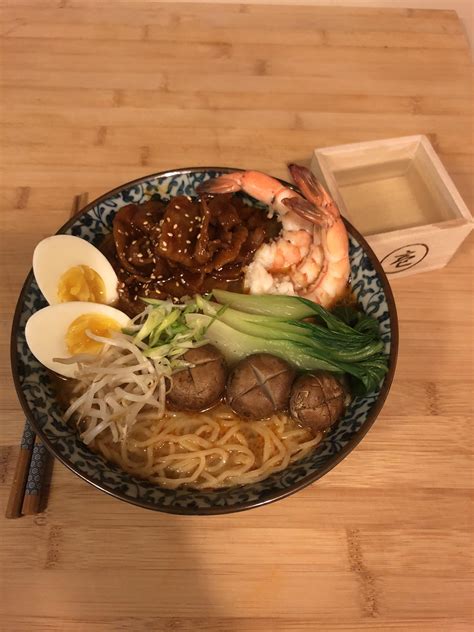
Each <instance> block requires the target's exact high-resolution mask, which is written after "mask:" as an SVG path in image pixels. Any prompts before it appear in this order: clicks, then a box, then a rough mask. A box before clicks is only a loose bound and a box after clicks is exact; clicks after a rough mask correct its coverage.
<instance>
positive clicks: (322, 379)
mask: <svg viewBox="0 0 474 632" xmlns="http://www.w3.org/2000/svg"><path fill="white" fill-rule="evenodd" d="M345 399H346V393H345V391H344V388H343V386H342V384H341V382H340V381H339V380H338V379H337V378H336V377H335V376H334V375H332V374H331V373H325V372H323V371H321V372H318V373H308V374H305V375H302V376H300V377H299V378H298V379H297V380H295V383H294V384H293V388H292V389H291V395H290V414H291V416H292V417H293V419H295V421H298V422H299V423H301V424H302V425H304V426H308V427H309V428H311V430H312V431H313V432H314V433H316V432H321V431H323V430H327V429H328V428H330V427H331V426H332V425H333V424H334V423H336V421H337V420H338V419H339V418H340V417H341V415H342V413H343V412H344V408H345Z"/></svg>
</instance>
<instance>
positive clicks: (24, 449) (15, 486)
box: [5, 419, 36, 518]
mask: <svg viewBox="0 0 474 632" xmlns="http://www.w3.org/2000/svg"><path fill="white" fill-rule="evenodd" d="M35 436H36V435H35V432H34V430H33V428H32V426H31V424H30V422H29V421H28V419H27V420H26V421H25V427H24V428H23V435H22V437H21V443H20V452H19V453H18V459H17V462H16V468H15V474H14V475H13V481H12V486H11V488H10V496H9V497H8V503H7V509H6V511H5V517H6V518H19V517H20V516H21V509H22V505H23V496H24V493H25V487H26V481H27V478H28V471H29V467H30V461H31V455H32V454H33V446H34V443H35Z"/></svg>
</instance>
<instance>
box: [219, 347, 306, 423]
mask: <svg viewBox="0 0 474 632" xmlns="http://www.w3.org/2000/svg"><path fill="white" fill-rule="evenodd" d="M294 377H295V372H294V370H293V369H292V368H291V366H290V365H289V364H288V363H287V362H285V361H284V360H282V359H281V358H278V357H276V356H273V355H270V354H269V353H255V354H253V355H250V356H248V357H246V358H244V359H243V360H241V361H240V362H238V364H237V365H236V366H235V367H234V368H233V370H232V371H231V373H230V374H229V378H228V380H227V393H226V398H227V403H228V404H229V406H230V407H231V408H232V410H233V411H234V412H236V413H237V414H238V415H240V416H241V417H243V418H245V419H255V420H256V419H265V418H267V417H271V415H273V414H274V413H276V412H279V411H281V410H285V409H287V408H288V400H289V396H290V389H291V385H292V383H293V380H294Z"/></svg>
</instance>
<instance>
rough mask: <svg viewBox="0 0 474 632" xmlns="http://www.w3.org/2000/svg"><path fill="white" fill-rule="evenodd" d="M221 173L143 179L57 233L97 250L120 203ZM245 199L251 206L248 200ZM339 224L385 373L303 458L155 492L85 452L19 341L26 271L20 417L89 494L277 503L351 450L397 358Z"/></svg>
mask: <svg viewBox="0 0 474 632" xmlns="http://www.w3.org/2000/svg"><path fill="white" fill-rule="evenodd" d="M229 171H234V170H233V169H228V168H219V167H196V168H189V169H176V170H173V171H166V172H162V173H156V174H152V175H149V176H145V177H143V178H140V179H138V180H135V181H133V182H129V183H127V184H124V185H122V186H120V187H118V188H116V189H114V190H113V191H110V192H109V193H106V194H105V195H103V196H101V197H100V198H98V199H97V200H95V201H93V202H91V203H90V204H89V205H88V206H87V207H86V208H85V209H84V210H83V211H82V212H81V213H80V214H79V215H77V216H75V217H74V218H73V219H71V220H70V221H68V222H67V223H66V224H64V226H62V227H61V228H60V229H59V231H58V233H64V234H69V235H76V236H78V237H81V238H83V239H86V240H87V241H89V242H91V243H93V244H94V245H96V246H97V245H99V244H100V242H101V240H102V239H103V237H104V236H105V235H106V234H107V233H109V232H110V231H111V228H112V220H113V218H114V215H115V213H116V212H117V211H118V209H120V208H121V207H122V206H124V205H126V204H130V203H139V202H143V201H145V200H147V199H149V198H150V196H151V195H152V194H156V193H158V194H159V195H160V196H161V197H162V198H164V199H167V198H169V197H172V196H175V195H183V194H184V195H191V194H193V193H194V192H195V189H196V187H197V185H198V184H199V183H201V182H202V181H203V180H206V179H208V178H213V177H216V176H217V175H220V174H222V173H225V172H229ZM285 184H287V183H285ZM290 186H291V185H290ZM246 199H247V201H248V202H249V203H250V204H253V205H255V206H258V203H257V202H256V201H255V200H253V199H252V198H246ZM346 226H347V229H348V232H349V236H350V261H351V283H352V290H353V292H354V294H355V297H356V299H357V301H358V302H359V304H360V305H361V306H362V308H363V310H364V311H365V312H366V313H367V314H369V315H371V316H373V317H375V318H376V319H377V320H378V322H379V325H380V331H381V334H382V339H383V342H384V345H385V351H386V353H387V355H388V357H389V370H388V373H387V375H386V376H385V379H384V381H383V383H381V384H380V386H379V388H378V389H377V391H375V392H373V393H370V394H369V395H366V396H363V397H356V398H354V399H353V400H352V402H351V404H350V405H349V407H348V408H347V410H346V413H345V415H344V417H343V418H342V419H341V420H340V421H339V422H338V423H337V424H336V425H335V426H334V427H332V428H331V429H330V430H329V431H328V433H327V434H326V435H325V437H324V440H323V441H322V442H321V443H320V444H319V445H318V446H317V447H316V448H315V450H314V452H313V453H312V454H310V455H309V456H307V457H306V458H304V459H302V460H300V461H297V462H295V463H293V464H291V465H289V466H288V467H287V468H286V469H285V470H282V471H281V472H278V473H275V474H272V475H271V476H269V477H268V478H267V479H265V480H263V481H261V482H258V483H253V484H249V485H244V486H240V487H228V488H224V489H219V490H215V491H207V490H206V491H197V490H193V489H165V488H161V487H158V486H157V485H155V484H153V483H151V482H148V481H145V480H142V479H138V478H135V477H133V476H132V475H131V474H128V473H127V472H125V471H123V470H121V469H120V468H119V467H118V466H116V465H114V464H112V463H110V462H108V461H106V460H105V459H104V458H103V457H102V456H100V455H99V454H96V453H94V452H92V451H91V450H90V449H89V448H88V447H87V446H86V445H85V444H84V443H82V441H81V440H80V438H79V436H78V434H77V433H76V432H75V431H74V429H73V428H71V427H70V426H68V425H67V424H66V423H65V422H64V421H63V419H62V413H61V408H60V406H59V404H58V402H57V400H56V396H55V391H54V386H53V384H52V381H51V378H50V374H49V373H48V371H47V370H46V369H45V367H44V366H43V365H42V364H40V363H39V362H38V361H37V360H36V359H35V357H34V356H33V355H32V353H31V352H30V350H29V348H28V345H27V344H26V340H25V324H26V321H27V320H28V318H29V317H30V316H31V315H32V314H33V313H34V312H36V311H37V310H39V309H41V308H42V307H45V306H46V302H45V299H44V298H43V296H42V294H41V292H40V290H39V288H38V285H37V284H36V281H35V279H34V276H33V273H32V272H30V273H29V275H28V276H27V278H26V280H25V283H24V285H23V289H22V291H21V294H20V297H19V299H18V303H17V307H16V311H15V316H14V320H13V328H12V338H11V359H12V371H13V377H14V382H15V387H16V390H17V393H18V397H19V400H20V402H21V405H22V407H23V410H24V412H25V415H26V417H27V418H28V419H29V420H30V422H31V424H32V425H33V427H34V429H35V431H36V432H37V434H38V435H39V436H40V437H41V439H42V441H43V442H44V443H45V445H46V446H47V448H48V449H49V450H50V451H51V452H52V454H53V455H54V456H55V457H56V458H57V459H59V460H60V461H61V462H62V463H63V464H64V465H66V466H67V467H68V468H69V469H71V470H72V471H73V472H74V473H75V474H77V475H78V476H80V477H81V478H83V479H84V480H86V481H87V482H88V483H90V484H91V485H93V486H95V487H96V488H97V489H100V490H102V491H104V492H106V493H108V494H111V495H112V496H115V497H116V498H119V499H121V500H124V501H126V502H129V503H133V504H135V505H139V506H141V507H144V508H147V509H153V510H156V511H163V512H168V513H176V514H191V515H193V514H221V513H231V512H235V511H242V510H244V509H250V508H252V507H257V506H260V505H264V504H266V503H270V502H272V501H275V500H279V499H281V498H285V497H286V496H289V495H290V494H293V493H295V492H296V491H298V490H300V489H302V488H304V487H306V486H307V485H309V484H311V483H313V482H314V481H316V480H317V479H319V478H321V477H322V476H324V474H326V473H327V472H328V471H329V470H331V469H332V468H333V467H334V466H335V465H337V464H338V463H339V462H340V461H341V460H342V459H343V458H344V457H345V456H346V455H347V454H348V453H349V452H350V451H351V450H353V449H354V448H355V447H356V446H357V444H358V443H359V441H360V440H361V439H362V438H363V436H364V435H365V434H366V433H367V431H368V430H369V428H370V427H371V425H372V424H373V423H374V421H375V419H376V418H377V416H378V414H379V412H380V410H381V409H382V406H383V403H384V401H385V399H386V397H387V394H388V392H389V389H390V385H391V382H392V379H393V375H394V371H395V364H396V357H397V348H398V323H397V313H396V308H395V303H394V300H393V295H392V292H391V289H390V286H389V284H388V281H387V278H386V276H385V273H384V272H383V270H382V267H381V265H380V264H379V262H378V261H377V258H376V257H375V255H374V253H373V252H372V250H371V249H370V247H369V246H368V244H367V242H366V241H365V240H364V238H363V237H362V236H361V235H360V234H359V233H358V232H357V231H356V230H355V229H354V228H353V227H352V226H351V225H350V224H349V223H348V222H346Z"/></svg>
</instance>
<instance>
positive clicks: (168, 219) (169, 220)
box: [160, 217, 171, 224]
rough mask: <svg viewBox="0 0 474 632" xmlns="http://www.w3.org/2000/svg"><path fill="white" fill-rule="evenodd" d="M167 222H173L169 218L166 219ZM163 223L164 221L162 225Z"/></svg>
mask: <svg viewBox="0 0 474 632" xmlns="http://www.w3.org/2000/svg"><path fill="white" fill-rule="evenodd" d="M166 221H167V222H171V219H170V218H169V217H167V218H166ZM162 222H163V220H161V222H160V224H161V223H162Z"/></svg>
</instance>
